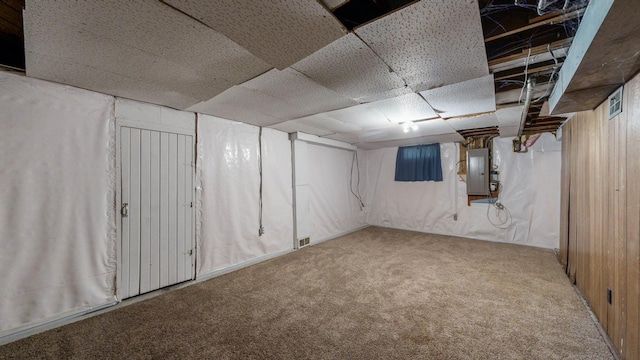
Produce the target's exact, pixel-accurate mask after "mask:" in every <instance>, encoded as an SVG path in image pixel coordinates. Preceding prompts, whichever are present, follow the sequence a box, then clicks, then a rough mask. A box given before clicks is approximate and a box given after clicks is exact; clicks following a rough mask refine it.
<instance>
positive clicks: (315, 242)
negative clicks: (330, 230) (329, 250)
mask: <svg viewBox="0 0 640 360" xmlns="http://www.w3.org/2000/svg"><path fill="white" fill-rule="evenodd" d="M369 226H371V225H363V226H360V227H357V228H355V229H351V230H346V231H342V232H339V233H337V234H332V235H329V236H326V237H323V238H321V239H319V240H313V239H311V242H310V243H309V246H312V245H317V244H319V243H321V242H324V241H327V240H333V239H336V238H339V237H341V236H345V235H349V234H351V233H354V232H356V231H360V230H362V229H366V228H368V227H369Z"/></svg>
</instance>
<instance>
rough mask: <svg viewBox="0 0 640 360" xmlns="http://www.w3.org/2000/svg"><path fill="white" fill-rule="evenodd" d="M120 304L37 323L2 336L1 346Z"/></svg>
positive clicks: (110, 304)
mask: <svg viewBox="0 0 640 360" xmlns="http://www.w3.org/2000/svg"><path fill="white" fill-rule="evenodd" d="M116 304H118V301H117V300H115V298H114V300H113V301H111V302H108V303H106V304H102V305H98V306H95V307H92V308H89V309H85V310H81V311H78V312H74V313H70V314H66V315H62V316H61V317H59V318H56V319H53V320H45V321H42V322H39V323H35V324H29V325H26V326H22V327H19V328H16V329H14V330H13V332H11V333H9V334H7V335H3V336H0V345H4V344H8V343H10V342H13V341H16V340H20V339H24V338H26V337H29V336H31V335H35V334H39V333H41V332H45V331H47V330H51V329H54V328H57V327H60V326H62V325H67V324H70V323H72V322H75V321H77V320H79V319H80V318H81V317H84V316H86V315H89V314H92V313H95V312H98V311H100V310H104V309H106V308H110V307H112V306H114V305H116Z"/></svg>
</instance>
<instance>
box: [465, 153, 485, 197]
mask: <svg viewBox="0 0 640 360" xmlns="http://www.w3.org/2000/svg"><path fill="white" fill-rule="evenodd" d="M467 195H489V149H487V148H484V149H472V150H467Z"/></svg>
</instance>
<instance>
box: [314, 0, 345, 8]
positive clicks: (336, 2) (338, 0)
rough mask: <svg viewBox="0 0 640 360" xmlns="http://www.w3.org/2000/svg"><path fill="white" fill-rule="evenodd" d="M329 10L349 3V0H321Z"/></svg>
mask: <svg viewBox="0 0 640 360" xmlns="http://www.w3.org/2000/svg"><path fill="white" fill-rule="evenodd" d="M320 1H321V2H322V3H323V4H324V5H325V6H326V7H327V8H329V9H331V10H333V9H335V8H337V7H340V6H342V5H344V4H346V3H348V2H349V0H320Z"/></svg>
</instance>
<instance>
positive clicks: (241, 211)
mask: <svg viewBox="0 0 640 360" xmlns="http://www.w3.org/2000/svg"><path fill="white" fill-rule="evenodd" d="M258 134H259V128H258V127H256V126H252V125H247V124H243V123H240V122H234V121H228V120H224V119H220V118H215V117H212V116H208V115H202V114H198V146H197V152H198V171H197V175H196V176H197V180H196V181H197V182H198V183H199V191H198V193H199V194H200V199H201V200H200V201H198V203H197V211H198V220H197V221H198V225H197V227H198V231H197V233H198V237H199V239H197V240H196V241H197V243H198V245H197V246H198V247H199V249H198V271H197V273H198V276H206V275H207V274H208V273H211V272H214V271H216V270H221V269H224V268H227V267H229V266H233V265H237V264H241V263H243V262H247V261H251V260H254V259H257V258H260V257H262V256H266V255H270V254H274V253H278V252H281V251H286V250H290V249H293V210H292V200H291V197H292V188H291V184H292V178H291V142H290V141H289V138H288V135H287V134H286V133H284V132H280V131H277V130H272V129H266V128H263V130H262V156H263V165H262V173H263V190H262V193H263V226H264V229H265V234H264V235H262V236H258V228H259V180H260V177H259V168H258V164H259V163H258V160H259V158H258V154H259V151H258V150H259V147H258V146H259V145H258V144H259V142H258Z"/></svg>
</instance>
